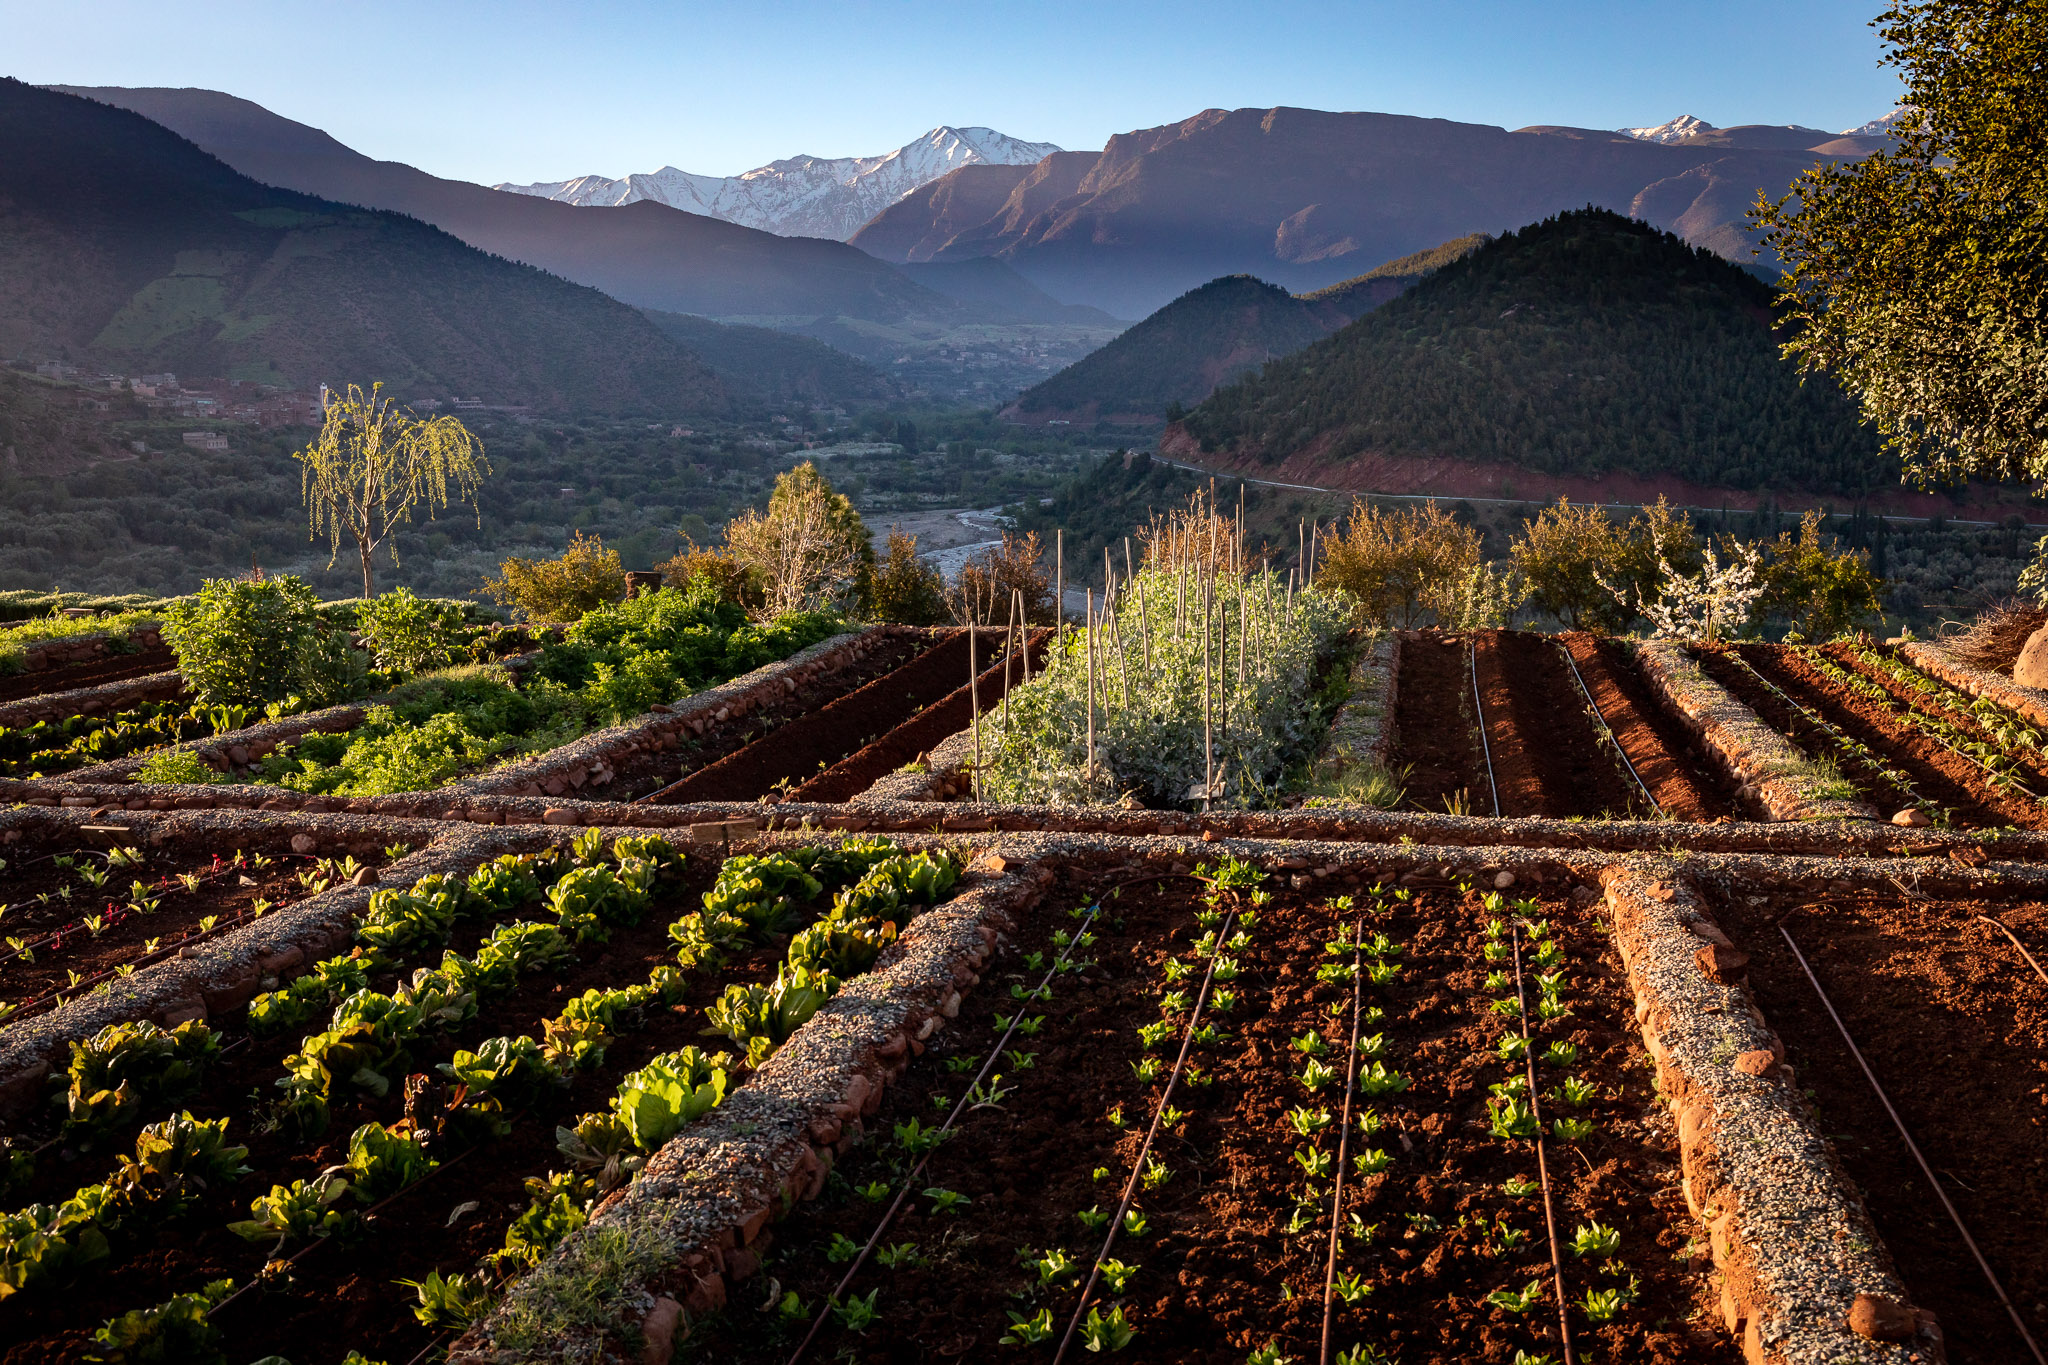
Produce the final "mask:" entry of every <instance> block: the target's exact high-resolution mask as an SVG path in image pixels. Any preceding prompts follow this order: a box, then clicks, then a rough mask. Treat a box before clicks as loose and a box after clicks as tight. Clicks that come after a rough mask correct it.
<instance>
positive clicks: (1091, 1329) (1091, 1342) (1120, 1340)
mask: <svg viewBox="0 0 2048 1365" xmlns="http://www.w3.org/2000/svg"><path fill="white" fill-rule="evenodd" d="M1134 1335H1135V1333H1133V1332H1132V1331H1131V1328H1130V1325H1129V1324H1128V1323H1126V1322H1125V1321H1124V1310H1123V1307H1122V1305H1118V1306H1117V1307H1115V1308H1112V1309H1110V1310H1109V1315H1108V1316H1107V1317H1104V1316H1103V1313H1102V1310H1101V1309H1099V1308H1091V1309H1089V1310H1088V1316H1087V1318H1086V1319H1085V1320H1084V1321H1083V1322H1082V1323H1081V1344H1082V1345H1083V1346H1085V1347H1087V1348H1088V1349H1089V1350H1091V1351H1095V1352H1098V1353H1099V1352H1102V1351H1121V1350H1123V1348H1124V1347H1126V1346H1128V1345H1130V1344H1131V1338H1132V1336H1134Z"/></svg>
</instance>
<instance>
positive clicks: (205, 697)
mask: <svg viewBox="0 0 2048 1365" xmlns="http://www.w3.org/2000/svg"><path fill="white" fill-rule="evenodd" d="M319 606H320V604H319V601H318V600H317V599H316V598H315V597H314V596H313V590H312V589H311V588H309V587H307V586H306V584H305V583H304V582H303V581H302V580H300V579H297V578H293V577H290V576H286V577H283V578H270V579H265V580H263V581H262V582H249V581H244V580H236V579H228V578H213V579H208V580H207V582H206V585H205V586H204V587H202V588H201V589H200V590H199V591H198V592H197V593H196V594H194V595H193V596H192V597H190V598H186V599H184V600H182V601H179V602H174V603H172V604H171V606H170V608H169V609H168V610H167V611H165V612H164V641H165V643H167V644H169V645H170V647H171V648H172V649H173V650H174V651H176V653H177V656H178V667H179V669H180V670H181V671H182V672H183V673H184V675H185V680H186V682H187V683H188V684H189V685H190V686H191V688H192V691H193V692H194V693H195V694H197V695H198V697H199V698H200V700H202V701H207V702H243V703H250V702H266V701H282V700H284V699H285V698H286V697H288V696H292V695H294V694H297V695H300V696H317V695H320V694H321V693H322V689H323V688H324V687H325V686H326V685H327V684H326V683H325V682H324V681H323V680H321V679H320V678H319V676H318V673H319V665H320V664H321V663H322V662H323V660H322V657H321V656H322V650H323V647H325V646H326V645H327V644H328V640H327V633H328V632H327V628H326V627H325V626H324V625H323V624H322V623H321V621H320V614H319Z"/></svg>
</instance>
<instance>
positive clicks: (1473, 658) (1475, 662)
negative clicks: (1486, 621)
mask: <svg viewBox="0 0 2048 1365" xmlns="http://www.w3.org/2000/svg"><path fill="white" fill-rule="evenodd" d="M1465 658H1466V660H1467V662H1469V663H1470V664H1471V666H1472V712H1473V714H1474V715H1475V716H1477V717H1478V718H1479V751H1480V752H1481V753H1482V754H1484V755H1485V756H1486V789H1487V790H1488V791H1490V792H1492V793H1493V818H1494V819H1496V820H1498V819H1500V783H1498V782H1497V781H1495V780H1494V776H1493V744H1492V742H1491V741H1489V740H1488V739H1487V738H1486V706H1485V704H1484V703H1483V702H1481V701H1480V700H1479V637H1478V636H1477V635H1476V634H1475V635H1473V636H1471V637H1470V638H1468V639H1467V640H1466V641H1465Z"/></svg>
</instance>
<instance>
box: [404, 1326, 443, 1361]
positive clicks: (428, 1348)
mask: <svg viewBox="0 0 2048 1365" xmlns="http://www.w3.org/2000/svg"><path fill="white" fill-rule="evenodd" d="M446 1340H448V1333H447V1332H446V1331H440V1332H436V1333H434V1339H433V1340H432V1341H430V1342H428V1343H427V1344H426V1345H424V1346H422V1347H420V1353H419V1354H418V1355H416V1356H414V1357H413V1358H412V1359H411V1360H408V1361H407V1362H405V1365H420V1362H421V1361H423V1360H425V1359H426V1358H427V1357H428V1356H430V1355H432V1354H433V1353H434V1352H436V1351H438V1350H440V1349H441V1343H442V1342H444V1341H446Z"/></svg>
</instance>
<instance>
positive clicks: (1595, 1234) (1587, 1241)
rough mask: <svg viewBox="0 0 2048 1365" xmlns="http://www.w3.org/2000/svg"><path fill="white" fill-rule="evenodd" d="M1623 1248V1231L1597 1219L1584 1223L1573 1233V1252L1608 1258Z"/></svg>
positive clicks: (1579, 1254) (1576, 1254)
mask: <svg viewBox="0 0 2048 1365" xmlns="http://www.w3.org/2000/svg"><path fill="white" fill-rule="evenodd" d="M1619 1250H1621V1231H1620V1229H1618V1228H1611V1227H1608V1226H1607V1225H1606V1224H1604V1223H1601V1222H1599V1221H1597V1220H1595V1221H1594V1222H1591V1223H1582V1224H1580V1225H1579V1228H1578V1230H1577V1231H1576V1232H1574V1233H1573V1234H1572V1254H1573V1255H1575V1256H1597V1257H1599V1258H1601V1259H1603V1260H1604V1259H1606V1258H1607V1257H1609V1256H1612V1255H1614V1253H1616V1252H1617V1251H1619Z"/></svg>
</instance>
